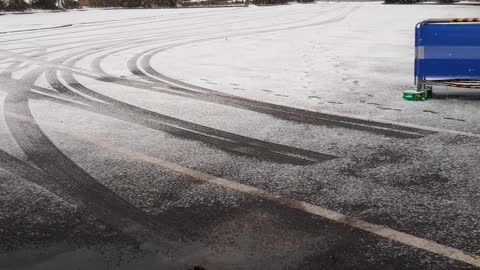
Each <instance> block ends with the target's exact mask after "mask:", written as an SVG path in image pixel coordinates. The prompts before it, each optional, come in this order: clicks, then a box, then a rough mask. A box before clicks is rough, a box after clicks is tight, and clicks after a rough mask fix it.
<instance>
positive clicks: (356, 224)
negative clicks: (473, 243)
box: [42, 121, 480, 267]
mask: <svg viewBox="0 0 480 270" xmlns="http://www.w3.org/2000/svg"><path fill="white" fill-rule="evenodd" d="M42 124H46V125H52V124H51V123H46V122H43V121H42ZM57 130H58V128H57ZM69 135H70V136H74V137H77V138H79V139H81V140H85V141H88V142H90V143H92V144H95V145H97V146H101V147H104V148H107V149H109V150H111V151H114V152H117V153H120V154H122V155H125V156H126V157H128V158H132V159H137V160H143V161H146V162H149V163H152V164H156V165H158V166H160V167H161V168H163V169H164V170H167V171H170V172H172V173H175V174H179V175H184V176H189V177H191V178H193V179H195V180H197V181H202V182H206V183H209V184H212V185H216V186H220V187H224V188H227V189H232V190H236V191H239V192H242V193H247V194H250V195H252V196H256V197H260V198H263V199H265V200H269V201H271V202H274V203H277V204H280V205H284V206H287V207H289V208H292V209H297V210H300V211H303V212H306V213H309V214H313V215H316V216H319V217H322V218H325V219H328V220H331V221H334V222H338V223H341V224H345V225H348V226H351V227H353V228H357V229H360V230H362V231H366V232H369V233H372V234H374V235H377V236H381V237H383V238H386V239H389V240H393V241H395V242H398V243H401V244H404V245H408V246H410V247H414V248H418V249H422V250H425V251H428V252H431V253H434V254H438V255H441V256H443V257H447V258H450V259H454V260H457V261H461V262H464V263H467V264H470V265H473V266H476V267H480V256H477V255H473V254H468V253H466V252H464V251H462V250H459V249H456V248H452V247H448V246H445V245H442V244H439V243H436V242H434V241H430V240H427V239H423V238H420V237H416V236H414V235H410V234H407V233H403V232H400V231H396V230H394V229H390V228H387V227H385V226H382V225H377V224H373V223H369V222H366V221H363V220H360V219H357V218H353V217H349V216H346V215H343V214H341V213H338V212H335V211H332V210H328V209H326V208H323V207H320V206H316V205H313V204H310V203H307V202H304V201H298V200H293V199H289V198H285V197H282V196H279V195H275V194H272V193H269V192H266V191H263V190H261V189H258V188H256V187H252V186H248V185H244V184H240V183H237V182H234V181H231V180H227V179H225V178H221V177H216V176H213V175H209V174H206V173H202V172H199V171H196V170H192V169H189V168H186V167H183V166H180V165H178V164H174V163H171V162H168V161H165V160H162V159H159V158H157V157H152V156H149V155H146V154H144V153H140V152H137V151H132V150H130V149H127V148H125V147H121V146H118V145H113V144H111V143H109V142H106V141H100V140H99V138H93V137H89V136H85V135H80V134H75V135H74V134H70V133H69Z"/></svg>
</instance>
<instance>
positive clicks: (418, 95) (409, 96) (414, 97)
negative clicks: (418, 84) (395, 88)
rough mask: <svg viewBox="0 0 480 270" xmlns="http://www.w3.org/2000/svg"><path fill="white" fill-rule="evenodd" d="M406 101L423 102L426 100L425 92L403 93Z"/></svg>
mask: <svg viewBox="0 0 480 270" xmlns="http://www.w3.org/2000/svg"><path fill="white" fill-rule="evenodd" d="M403 99H404V100H406V101H424V100H427V99H428V94H427V91H418V90H408V91H404V92H403Z"/></svg>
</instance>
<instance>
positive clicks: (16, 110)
mask: <svg viewBox="0 0 480 270" xmlns="http://www.w3.org/2000/svg"><path fill="white" fill-rule="evenodd" d="M39 74H41V71H40V72H39V70H38V69H37V70H33V71H31V72H29V73H27V74H26V75H24V76H23V78H22V79H21V80H20V81H21V83H20V82H17V81H15V80H11V81H10V83H11V85H14V86H15V90H11V91H8V94H7V97H6V99H5V106H4V113H5V120H6V123H7V126H8V128H9V130H10V132H11V134H12V137H13V138H14V139H15V141H16V142H17V144H18V145H19V147H20V149H22V151H23V152H24V153H25V155H26V156H27V159H28V161H30V162H32V163H33V164H35V165H36V166H37V167H38V168H39V169H40V170H41V171H42V172H43V174H40V176H42V175H44V176H45V177H48V179H49V182H48V183H47V185H46V186H44V185H42V186H44V187H45V188H48V189H49V188H50V187H52V185H53V190H51V191H53V192H54V193H55V194H57V195H58V196H60V197H62V198H65V199H68V198H73V200H74V201H75V202H76V203H77V204H80V205H83V206H84V207H85V209H86V210H87V211H90V212H91V213H93V214H94V215H95V216H97V217H99V218H101V219H102V220H103V221H104V222H106V223H108V224H110V225H113V226H114V227H117V228H119V229H121V230H122V231H123V232H125V233H127V234H129V235H132V236H134V237H135V238H137V239H142V240H150V239H156V240H160V241H162V242H164V244H165V245H166V246H171V243H169V241H168V240H165V239H171V240H172V239H175V240H179V239H181V235H180V234H179V233H178V232H177V231H175V229H174V228H173V226H169V222H168V221H167V220H157V219H155V218H153V217H152V216H150V215H148V214H146V213H145V212H143V211H142V210H140V209H139V208H137V207H136V206H134V205H132V204H131V203H129V202H128V201H126V200H125V199H123V198H122V197H120V196H119V195H117V194H116V193H115V192H113V191H112V190H110V189H108V188H107V187H105V186H104V185H102V184H101V183H99V182H98V181H97V180H96V179H94V178H93V177H92V176H90V175H89V174H88V173H87V172H85V171H84V170H83V169H82V168H80V167H79V166H78V165H77V164H75V163H74V162H73V161H72V160H71V159H69V158H68V157H67V156H66V155H65V154H63V152H62V151H61V150H59V149H58V148H57V147H56V146H55V145H54V143H53V142H52V141H51V140H50V139H49V138H48V137H47V136H46V135H45V134H44V132H43V131H42V130H41V128H40V127H39V126H38V124H37V123H36V121H35V119H34V117H33V115H32V113H31V111H30V108H29V105H28V101H29V99H30V97H29V87H28V86H26V85H28V84H29V83H30V84H33V82H34V81H35V80H36V78H37V77H38V76H39ZM2 157H3V155H2ZM7 158H8V157H7ZM5 160H6V161H7V162H2V164H3V166H5V167H7V168H8V169H9V171H14V172H17V173H18V169H22V168H24V169H25V166H23V167H19V166H21V164H19V163H18V162H15V160H12V159H11V158H8V159H5ZM5 164H6V165H7V166H6V165H5ZM28 171H30V172H33V171H32V170H28V168H26V170H25V171H24V173H26V172H28ZM37 183H39V184H45V183H44V182H38V181H37ZM52 183H53V184H52ZM49 190H50V189H49Z"/></svg>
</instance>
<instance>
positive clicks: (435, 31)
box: [415, 18, 480, 95]
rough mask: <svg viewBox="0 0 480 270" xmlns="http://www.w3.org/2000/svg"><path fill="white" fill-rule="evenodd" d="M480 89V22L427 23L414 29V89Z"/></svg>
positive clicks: (436, 21)
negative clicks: (441, 86)
mask: <svg viewBox="0 0 480 270" xmlns="http://www.w3.org/2000/svg"><path fill="white" fill-rule="evenodd" d="M436 84H443V85H447V86H455V87H462V88H478V89H480V18H466V19H458V18H457V19H430V20H426V21H423V22H420V23H418V24H417V25H416V28H415V85H416V87H417V90H419V91H427V92H428V94H430V95H431V89H432V86H433V85H436Z"/></svg>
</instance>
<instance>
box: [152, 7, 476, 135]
mask: <svg viewBox="0 0 480 270" xmlns="http://www.w3.org/2000/svg"><path fill="white" fill-rule="evenodd" d="M319 5H321V4H319ZM337 5H341V4H337ZM332 6H335V5H332ZM351 6H356V7H358V9H355V10H353V11H348V8H350V7H348V8H347V7H343V8H342V10H341V11H340V12H347V13H348V16H346V18H345V19H343V20H341V21H338V22H332V23H326V24H324V25H317V26H315V27H306V28H301V29H293V30H285V31H276V32H271V33H260V34H252V35H246V36H243V35H242V36H238V37H235V36H232V37H231V36H229V37H225V38H219V39H217V40H213V41H208V42H199V43H192V44H188V45H184V46H179V47H175V48H172V49H169V50H165V51H163V52H162V53H159V54H157V55H156V56H155V57H154V58H153V61H152V62H153V66H154V68H155V69H157V70H158V71H160V72H161V73H163V74H166V75H168V76H170V77H173V78H177V79H182V80H184V81H186V82H189V83H192V84H194V85H200V86H203V87H206V88H211V89H215V90H218V91H222V92H227V93H230V94H234V95H239V96H244V97H253V98H255V99H260V100H264V101H269V102H275V103H279V104H288V105H289V106H295V107H299V108H305V109H309V110H315V111H323V112H335V113H341V114H346V115H351V116H363V117H366V118H371V119H383V120H392V121H399V122H405V123H415V124H419V125H426V126H433V127H439V128H449V129H455V130H457V129H460V130H465V131H472V132H480V118H479V117H478V110H479V102H478V101H477V100H475V101H464V100H461V101H460V100H452V99H449V100H430V101H428V102H417V103H412V102H405V101H403V100H402V98H401V96H402V91H404V90H408V89H410V87H411V86H412V85H413V59H414V27H415V24H416V23H418V22H420V21H422V20H425V19H429V18H451V17H455V18H456V17H460V18H463V17H465V18H467V17H475V16H478V14H479V12H480V7H478V6H477V7H475V6H448V8H446V7H444V6H438V5H423V6H416V5H413V6H408V5H403V6H402V5H400V6H398V5H393V6H392V5H390V6H388V5H381V4H380V3H378V2H374V3H359V4H354V3H352V4H351ZM307 8H308V9H309V10H308V12H311V14H312V15H315V14H317V13H318V14H317V15H316V16H317V18H321V17H322V16H325V15H322V14H321V13H320V12H321V9H320V8H318V9H316V7H314V6H311V7H303V9H307ZM298 9H299V10H300V9H302V7H298ZM329 16H332V15H331V14H328V15H327V16H326V17H325V18H324V19H325V20H327V19H329V18H330V17H329ZM438 90H439V91H442V92H445V90H444V89H438ZM458 91H459V90H458V89H456V90H454V89H451V90H449V93H451V94H455V93H456V92H458ZM477 92H478V95H479V96H480V91H477ZM446 118H448V119H446ZM451 118H453V119H457V120H452V119H451Z"/></svg>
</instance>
